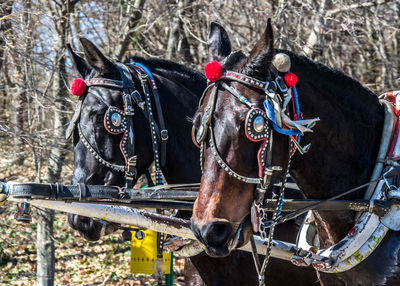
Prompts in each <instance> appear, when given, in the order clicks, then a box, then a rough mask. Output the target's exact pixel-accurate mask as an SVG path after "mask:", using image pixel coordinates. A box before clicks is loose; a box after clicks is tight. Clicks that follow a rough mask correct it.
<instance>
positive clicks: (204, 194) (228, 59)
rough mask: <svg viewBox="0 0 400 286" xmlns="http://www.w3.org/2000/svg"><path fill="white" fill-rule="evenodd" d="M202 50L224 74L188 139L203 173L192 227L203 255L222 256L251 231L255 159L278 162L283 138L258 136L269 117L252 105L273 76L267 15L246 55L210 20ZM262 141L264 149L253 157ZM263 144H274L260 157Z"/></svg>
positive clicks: (260, 100)
mask: <svg viewBox="0 0 400 286" xmlns="http://www.w3.org/2000/svg"><path fill="white" fill-rule="evenodd" d="M208 52H209V56H210V57H209V59H210V60H218V61H219V62H220V63H221V64H222V67H223V69H224V70H225V74H224V76H223V78H222V80H221V81H217V83H216V84H215V85H218V86H217V87H212V86H211V87H210V86H209V88H208V89H207V90H206V92H205V94H204V97H203V99H202V101H201V102H200V108H199V110H198V112H197V114H196V116H195V120H194V132H193V134H194V140H195V141H197V143H198V144H200V143H201V145H202V146H201V148H202V150H203V161H202V164H203V175H202V179H201V186H200V192H199V195H198V198H197V200H196V202H195V205H194V208H193V216H192V229H193V231H194V233H195V235H196V236H197V238H198V239H199V240H200V241H202V242H203V243H204V244H205V245H206V247H207V253H208V254H209V255H211V256H225V255H228V254H229V253H230V251H231V250H232V249H233V248H235V247H240V246H242V245H244V244H246V243H247V242H248V241H249V238H250V235H251V234H252V228H251V218H250V210H251V206H252V202H253V201H254V198H255V190H256V184H255V183H254V182H253V183H251V181H252V180H249V179H254V180H253V181H256V180H257V179H258V178H259V177H263V174H261V175H260V174H259V173H260V171H261V172H262V167H260V168H259V164H258V163H259V161H261V160H263V161H268V165H269V166H275V165H279V166H284V165H285V162H286V161H285V160H287V159H288V157H287V153H288V152H287V150H288V141H287V138H285V137H283V136H275V135H274V136H273V137H272V136H270V138H271V139H270V141H271V140H272V138H273V140H274V144H273V145H272V142H266V140H261V139H264V138H266V137H268V134H269V133H270V132H272V130H271V128H269V127H270V124H271V123H270V122H269V121H268V119H266V118H265V117H263V116H260V115H259V114H257V112H258V111H257V109H258V110H259V109H262V110H264V108H263V101H264V100H265V91H264V87H261V85H262V84H263V82H271V81H272V77H273V76H274V79H275V75H274V74H273V72H272V68H271V62H272V59H273V56H274V49H273V34H272V26H271V23H270V21H268V25H267V28H266V30H265V33H264V34H263V36H262V38H261V39H260V40H259V41H258V42H257V43H256V45H255V47H254V48H253V50H252V51H251V53H250V55H249V56H248V57H246V56H245V55H244V54H243V53H241V52H236V53H231V48H230V42H229V38H228V36H227V33H226V31H225V30H224V29H223V28H222V27H221V26H220V25H218V24H216V23H212V24H211V31H210V34H209V36H208ZM228 71H230V72H228ZM206 75H207V70H206ZM243 76H244V77H243ZM237 79H238V80H237ZM260 87H261V88H260ZM250 110H252V111H255V112H256V113H254V112H253V113H251V112H250ZM252 132H253V133H252ZM276 145H280V148H275V147H276ZM262 147H264V148H263V150H264V152H261V153H260V158H258V153H259V150H260V148H262ZM283 147H284V148H283ZM268 148H275V149H277V150H274V158H267V159H263V158H261V156H264V154H266V153H267V152H265V151H266V149H268ZM261 151H262V150H261ZM264 167H268V166H264ZM278 173H281V172H276V174H275V175H276V176H280V175H281V174H278ZM246 178H247V179H246ZM256 178H257V179H256Z"/></svg>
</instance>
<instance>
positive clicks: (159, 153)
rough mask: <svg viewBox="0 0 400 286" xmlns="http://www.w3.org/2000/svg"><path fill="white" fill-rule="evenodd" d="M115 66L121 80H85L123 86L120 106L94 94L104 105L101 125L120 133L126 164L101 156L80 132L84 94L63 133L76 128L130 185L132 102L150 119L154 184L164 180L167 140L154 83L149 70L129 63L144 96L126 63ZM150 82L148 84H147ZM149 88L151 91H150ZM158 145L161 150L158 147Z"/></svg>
mask: <svg viewBox="0 0 400 286" xmlns="http://www.w3.org/2000/svg"><path fill="white" fill-rule="evenodd" d="M116 66H117V68H118V70H119V72H120V74H121V79H122V80H121V81H119V80H112V79H106V78H92V79H88V80H85V82H86V85H87V87H88V88H90V87H91V86H101V87H110V88H118V89H122V92H123V96H122V98H123V107H124V109H123V110H121V109H119V108H117V107H115V106H111V105H110V104H109V103H107V102H106V101H105V100H104V99H103V98H101V96H98V95H96V94H95V96H96V97H97V98H98V99H99V100H100V101H101V102H103V103H104V104H105V105H106V106H107V107H108V109H107V111H106V114H105V116H104V127H105V128H106V130H107V131H108V132H110V133H111V134H121V133H122V134H123V136H122V140H121V143H120V149H121V152H122V155H123V157H124V160H125V165H118V164H115V163H112V162H109V161H107V160H106V159H104V158H103V157H102V156H101V155H100V154H99V152H98V151H96V149H95V148H93V146H92V145H91V144H90V143H89V141H88V140H87V138H86V137H85V135H84V134H83V132H82V128H81V126H80V121H79V118H80V113H81V110H82V106H83V103H84V100H85V98H86V96H82V97H81V98H80V99H79V102H78V103H77V106H76V108H75V113H74V116H73V118H72V120H71V122H70V124H69V126H68V129H67V132H66V137H67V138H68V137H70V136H71V134H72V133H73V130H74V129H75V127H77V129H78V134H79V138H80V139H81V141H82V143H83V144H84V146H85V147H86V148H87V149H88V150H89V152H90V153H91V154H92V155H93V156H94V157H95V158H96V160H97V161H98V162H100V163H101V164H102V165H104V166H106V167H108V168H110V169H112V170H114V171H117V172H124V173H125V187H127V188H132V187H133V182H134V181H135V179H136V178H137V169H136V163H137V157H138V155H137V154H135V133H134V128H133V121H134V115H135V108H134V104H135V105H136V106H137V107H139V110H140V111H141V112H142V113H143V115H144V116H145V117H146V119H147V121H148V122H149V128H150V133H151V139H152V146H153V155H154V163H155V173H156V182H155V183H156V185H160V184H162V183H163V178H162V171H161V167H163V166H165V161H166V150H167V149H166V143H167V140H168V131H167V130H166V129H165V123H164V117H163V113H162V108H161V104H160V100H159V96H158V91H157V86H156V84H155V81H154V78H153V77H152V75H151V73H150V72H149V71H148V70H147V69H146V68H145V67H144V66H143V65H141V64H139V63H133V64H132V65H131V67H132V68H133V69H134V70H135V71H136V72H137V74H138V76H139V78H140V81H141V85H142V88H143V93H144V99H143V98H142V96H141V95H140V93H139V92H138V90H137V89H136V88H135V84H134V82H133V80H132V74H131V72H130V70H129V69H128V67H127V66H126V65H125V64H122V63H116ZM149 83H150V85H151V87H149ZM150 91H151V92H150ZM151 93H152V94H153V98H154V102H155V105H156V111H157V116H158V124H157V122H156V120H155V116H154V111H153V109H152V102H151V98H150V96H151ZM159 144H160V146H161V150H160V148H159Z"/></svg>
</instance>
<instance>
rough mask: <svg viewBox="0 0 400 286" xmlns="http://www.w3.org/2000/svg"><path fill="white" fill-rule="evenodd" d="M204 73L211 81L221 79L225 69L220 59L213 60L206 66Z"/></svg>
mask: <svg viewBox="0 0 400 286" xmlns="http://www.w3.org/2000/svg"><path fill="white" fill-rule="evenodd" d="M204 73H205V74H206V78H207V79H208V80H209V81H216V80H219V79H220V78H221V77H222V75H223V74H224V69H223V68H222V66H221V64H220V63H219V62H218V61H212V62H209V63H208V64H206V66H205V67H204Z"/></svg>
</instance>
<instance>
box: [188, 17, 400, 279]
mask: <svg viewBox="0 0 400 286" xmlns="http://www.w3.org/2000/svg"><path fill="white" fill-rule="evenodd" d="M221 45H223V43H221ZM276 52H277V51H276V50H275V49H274V48H273V33H272V26H271V24H270V22H269V23H268V26H267V29H266V31H265V33H264V34H263V36H262V38H261V40H259V41H258V42H257V44H256V45H255V47H254V48H253V50H252V51H251V53H250V56H249V57H242V56H241V57H236V58H232V57H231V58H228V59H227V60H228V62H225V63H223V67H224V68H225V69H226V70H231V71H234V72H238V73H240V74H242V75H245V76H250V77H253V78H256V79H257V80H260V81H264V82H265V81H269V80H270V79H271V78H272V77H273V76H276V73H274V70H273V69H274V67H273V66H272V60H273V56H274V54H275V53H276ZM279 52H281V53H285V54H286V55H288V56H289V57H290V60H291V63H292V68H291V71H292V72H293V73H294V74H296V75H297V76H298V79H299V81H298V84H297V85H296V86H297V90H298V95H299V104H300V107H301V111H302V113H303V115H304V118H313V117H319V118H320V122H319V123H318V124H317V125H316V127H315V129H314V132H313V133H306V135H305V136H304V137H303V139H302V140H303V141H305V142H307V143H311V148H310V150H309V152H308V153H306V154H305V155H301V154H299V153H295V154H294V156H293V157H292V159H291V164H290V174H291V175H292V177H293V178H294V179H295V181H296V183H297V184H298V186H299V187H300V189H301V191H302V193H303V194H304V195H305V196H306V197H307V198H311V199H327V198H329V197H332V196H334V195H337V194H339V193H341V192H344V191H345V190H348V189H350V188H352V187H355V186H359V185H361V184H363V183H365V182H368V180H369V179H370V176H371V174H372V170H373V168H374V165H375V161H376V158H377V154H378V150H379V145H380V140H381V134H382V130H383V122H384V110H383V106H382V105H381V104H380V103H379V101H378V98H377V96H376V95H375V94H373V93H372V92H371V91H369V90H368V89H366V88H365V87H363V86H362V85H361V84H360V83H359V82H357V81H355V80H353V79H351V78H350V77H348V76H346V75H344V74H343V73H342V72H340V71H337V70H334V69H331V68H329V67H326V66H324V65H322V64H318V63H315V62H313V61H311V60H309V59H307V58H305V57H301V56H298V55H296V54H294V53H291V52H288V51H279ZM216 59H218V58H216ZM218 60H221V59H218ZM278 75H280V76H283V75H284V74H283V73H280V72H279V73H278ZM225 83H226V84H228V85H229V86H228V87H230V88H231V89H235V90H236V91H237V93H238V94H240V95H243V96H244V97H245V98H246V99H247V101H248V102H249V104H250V105H252V106H255V107H258V108H261V109H263V110H264V107H263V101H264V100H265V98H266V95H265V93H264V91H263V90H261V89H257V88H254V87H249V86H248V85H246V84H243V83H241V82H238V81H234V80H232V81H227V80H225ZM210 90H211V89H210ZM210 90H209V92H208V93H207V94H206V96H205V98H204V101H203V104H202V105H201V107H200V109H199V111H198V113H197V115H196V117H195V118H196V120H195V122H194V126H195V127H196V128H197V129H198V128H200V127H201V124H202V121H201V120H202V118H203V117H204V114H205V112H206V110H205V108H206V106H207V104H206V103H207V102H208V98H210V94H211V92H210ZM248 112H249V107H248V106H246V105H245V104H243V98H242V101H239V100H236V99H235V98H234V97H233V96H232V92H230V91H228V90H227V88H222V87H220V88H219V89H218V90H217V92H216V102H215V106H214V112H213V115H212V120H211V121H210V125H211V126H212V127H211V128H212V129H213V130H212V131H213V134H210V132H208V134H207V138H206V140H205V141H204V142H203V147H204V149H203V162H202V163H203V176H202V180H201V187H200V193H199V196H198V198H197V200H196V202H195V205H194V209H193V216H192V228H193V231H194V233H195V234H196V235H197V237H198V238H199V239H200V240H201V241H202V242H203V243H204V244H205V245H206V247H207V252H208V253H210V254H212V255H214V256H223V255H226V254H228V253H230V251H231V250H232V249H233V247H232V246H236V247H238V246H240V245H243V244H245V243H247V242H248V240H249V237H250V235H251V234H252V229H251V226H250V224H249V223H248V219H247V218H248V217H249V215H250V208H251V205H252V202H253V200H254V193H255V187H254V185H251V184H248V183H245V182H243V181H240V180H238V179H237V178H234V177H233V176H232V174H229V172H227V171H226V170H224V169H223V168H221V164H220V162H218V160H219V159H218V158H217V159H216V155H215V154H214V153H215V152H214V153H213V148H212V147H211V146H210V144H209V142H210V141H209V138H210V136H214V141H215V146H216V148H217V150H218V153H219V154H220V157H221V158H222V159H223V160H224V161H225V166H226V165H228V166H229V168H230V169H231V170H234V171H235V172H237V173H238V174H240V175H243V176H245V177H258V171H259V170H258V164H257V163H258V162H257V159H256V156H257V151H258V150H259V148H260V146H261V143H260V142H253V141H251V140H249V138H248V136H246V134H245V133H246V126H245V121H246V115H247V114H248ZM292 115H293V114H292ZM268 124H269V126H271V122H270V121H268ZM271 129H272V128H271ZM268 144H269V145H268V148H269V150H271V152H270V154H272V158H270V159H271V160H270V164H269V166H281V167H282V169H283V170H284V169H285V168H286V167H287V166H288V165H289V164H288V162H289V161H288V160H289V152H288V145H289V137H287V136H286V135H281V134H279V133H277V132H275V131H272V137H271V138H270V141H269V142H268ZM214 149H215V148H214ZM228 171H229V170H228ZM274 173H275V175H276V177H278V178H279V177H281V176H282V174H281V173H280V172H276V171H275V172H274ZM364 192H365V189H363V190H361V191H359V192H358V193H354V194H353V195H351V196H347V197H346V199H360V198H362V197H363V193H364ZM314 216H315V219H316V228H317V230H318V234H319V238H320V244H321V247H323V248H325V247H327V246H330V245H333V244H334V243H336V242H338V241H339V240H340V239H342V238H343V237H344V236H345V235H346V234H347V233H348V231H349V229H350V228H352V227H353V226H354V223H355V213H354V212H351V211H340V212H327V211H325V212H323V211H318V212H314ZM295 235H296V234H295V233H292V236H293V237H294V236H295ZM237 237H239V239H237ZM235 239H236V240H237V241H236V243H232V241H234V240H235ZM399 253H400V234H399V233H398V232H393V231H389V232H388V234H387V235H386V237H385V238H384V239H383V241H382V242H381V243H380V245H379V247H378V248H377V249H376V250H375V251H374V252H373V253H372V254H371V255H370V256H369V257H368V258H367V259H365V260H364V261H363V262H361V263H360V264H358V265H357V266H355V267H354V268H352V269H350V270H347V271H345V272H341V273H335V274H329V273H323V272H319V279H320V281H321V283H322V284H323V285H399V284H400V268H399V267H398V265H399Z"/></svg>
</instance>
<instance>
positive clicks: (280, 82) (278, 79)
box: [275, 75, 288, 92]
mask: <svg viewBox="0 0 400 286" xmlns="http://www.w3.org/2000/svg"><path fill="white" fill-rule="evenodd" d="M275 82H276V85H277V86H278V88H279V89H280V91H282V92H286V91H287V90H288V87H287V86H286V83H285V81H284V80H283V78H282V77H281V76H279V75H278V76H277V77H276V78H275Z"/></svg>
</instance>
